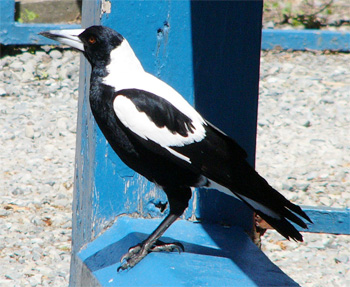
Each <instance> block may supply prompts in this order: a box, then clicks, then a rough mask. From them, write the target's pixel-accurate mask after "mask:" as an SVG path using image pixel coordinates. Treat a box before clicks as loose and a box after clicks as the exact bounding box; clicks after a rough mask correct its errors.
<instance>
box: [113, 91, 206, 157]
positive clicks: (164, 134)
mask: <svg viewBox="0 0 350 287" xmlns="http://www.w3.org/2000/svg"><path fill="white" fill-rule="evenodd" d="M113 108H114V111H115V113H116V115H117V117H118V118H119V119H120V121H121V122H122V123H123V125H124V126H126V127H127V128H129V129H130V130H131V131H133V132H134V133H135V134H137V135H138V136H140V137H142V138H143V139H145V140H152V141H154V142H156V143H158V144H159V145H161V146H162V147H164V148H166V149H167V150H168V151H169V152H171V153H172V154H174V155H175V156H177V157H179V158H181V159H183V160H186V161H188V162H190V159H189V158H188V157H186V156H184V155H182V154H180V153H179V152H177V151H175V150H173V149H171V146H177V147H181V146H184V145H187V144H191V143H194V142H199V141H201V140H202V139H203V138H204V137H205V128H204V126H203V124H202V123H201V122H200V121H193V122H192V124H193V126H194V127H195V129H194V133H191V132H189V133H188V136H186V137H184V136H182V135H180V134H178V133H172V132H171V131H170V130H169V129H168V128H167V127H162V128H159V127H157V125H156V124H155V123H154V122H152V121H151V120H150V119H149V117H148V116H147V115H146V113H144V112H139V111H138V110H137V108H136V106H135V105H134V103H133V102H132V101H131V100H130V99H129V98H127V97H125V96H123V95H117V97H116V98H115V99H114V102H113Z"/></svg>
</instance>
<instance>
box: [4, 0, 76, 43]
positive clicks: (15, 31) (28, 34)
mask: <svg viewBox="0 0 350 287" xmlns="http://www.w3.org/2000/svg"><path fill="white" fill-rule="evenodd" d="M0 2H1V1H0ZM80 27H81V26H80V25H73V24H45V23H43V24H19V23H11V24H9V25H5V24H3V23H2V24H1V28H0V43H1V44H3V45H57V42H55V41H52V40H50V39H47V38H45V37H42V36H40V35H38V33H39V32H42V31H48V30H60V29H80Z"/></svg>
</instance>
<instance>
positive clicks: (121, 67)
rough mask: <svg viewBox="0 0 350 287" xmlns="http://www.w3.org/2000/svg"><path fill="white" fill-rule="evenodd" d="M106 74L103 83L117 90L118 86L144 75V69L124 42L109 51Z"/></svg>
mask: <svg viewBox="0 0 350 287" xmlns="http://www.w3.org/2000/svg"><path fill="white" fill-rule="evenodd" d="M106 72H107V76H104V77H103V83H104V84H106V85H109V86H111V87H114V88H115V89H116V90H118V87H119V86H120V85H124V84H125V82H127V81H130V80H131V79H134V78H135V76H137V75H138V74H142V73H144V69H143V67H142V65H141V63H140V61H139V60H138V58H137V57H136V55H135V53H134V51H133V50H132V48H131V47H130V45H129V43H128V42H127V41H126V40H124V41H123V42H122V43H121V44H120V46H118V47H117V48H115V49H114V50H112V51H111V54H110V62H109V64H108V65H107V66H106Z"/></svg>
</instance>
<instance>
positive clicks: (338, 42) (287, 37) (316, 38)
mask: <svg viewBox="0 0 350 287" xmlns="http://www.w3.org/2000/svg"><path fill="white" fill-rule="evenodd" d="M276 47H279V48H282V49H284V50H288V49H292V50H307V49H310V50H334V51H341V52H349V51H350V32H343V31H325V30H276V29H264V30H263V32H262V44H261V48H262V49H263V50H271V49H274V48H276Z"/></svg>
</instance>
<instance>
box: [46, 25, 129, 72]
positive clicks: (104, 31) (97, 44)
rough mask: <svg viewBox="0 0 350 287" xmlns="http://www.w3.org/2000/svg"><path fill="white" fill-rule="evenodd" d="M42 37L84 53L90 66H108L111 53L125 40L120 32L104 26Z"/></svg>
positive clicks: (54, 32)
mask: <svg viewBox="0 0 350 287" xmlns="http://www.w3.org/2000/svg"><path fill="white" fill-rule="evenodd" d="M40 35H42V36H44V37H47V38H50V39H53V40H55V41H58V42H60V43H62V44H65V45H68V46H71V47H73V48H75V49H77V50H79V51H81V52H83V53H84V55H85V57H86V58H87V59H88V61H89V62H90V64H91V65H92V66H93V67H95V66H100V65H107V64H108V62H109V61H110V53H111V51H112V50H113V49H115V48H116V47H118V46H119V45H120V44H121V43H122V42H123V41H124V38H123V36H122V35H120V34H119V33H118V32H116V31H114V30H113V29H111V28H108V27H104V26H91V27H89V28H87V29H74V30H50V31H45V32H41V33H40Z"/></svg>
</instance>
